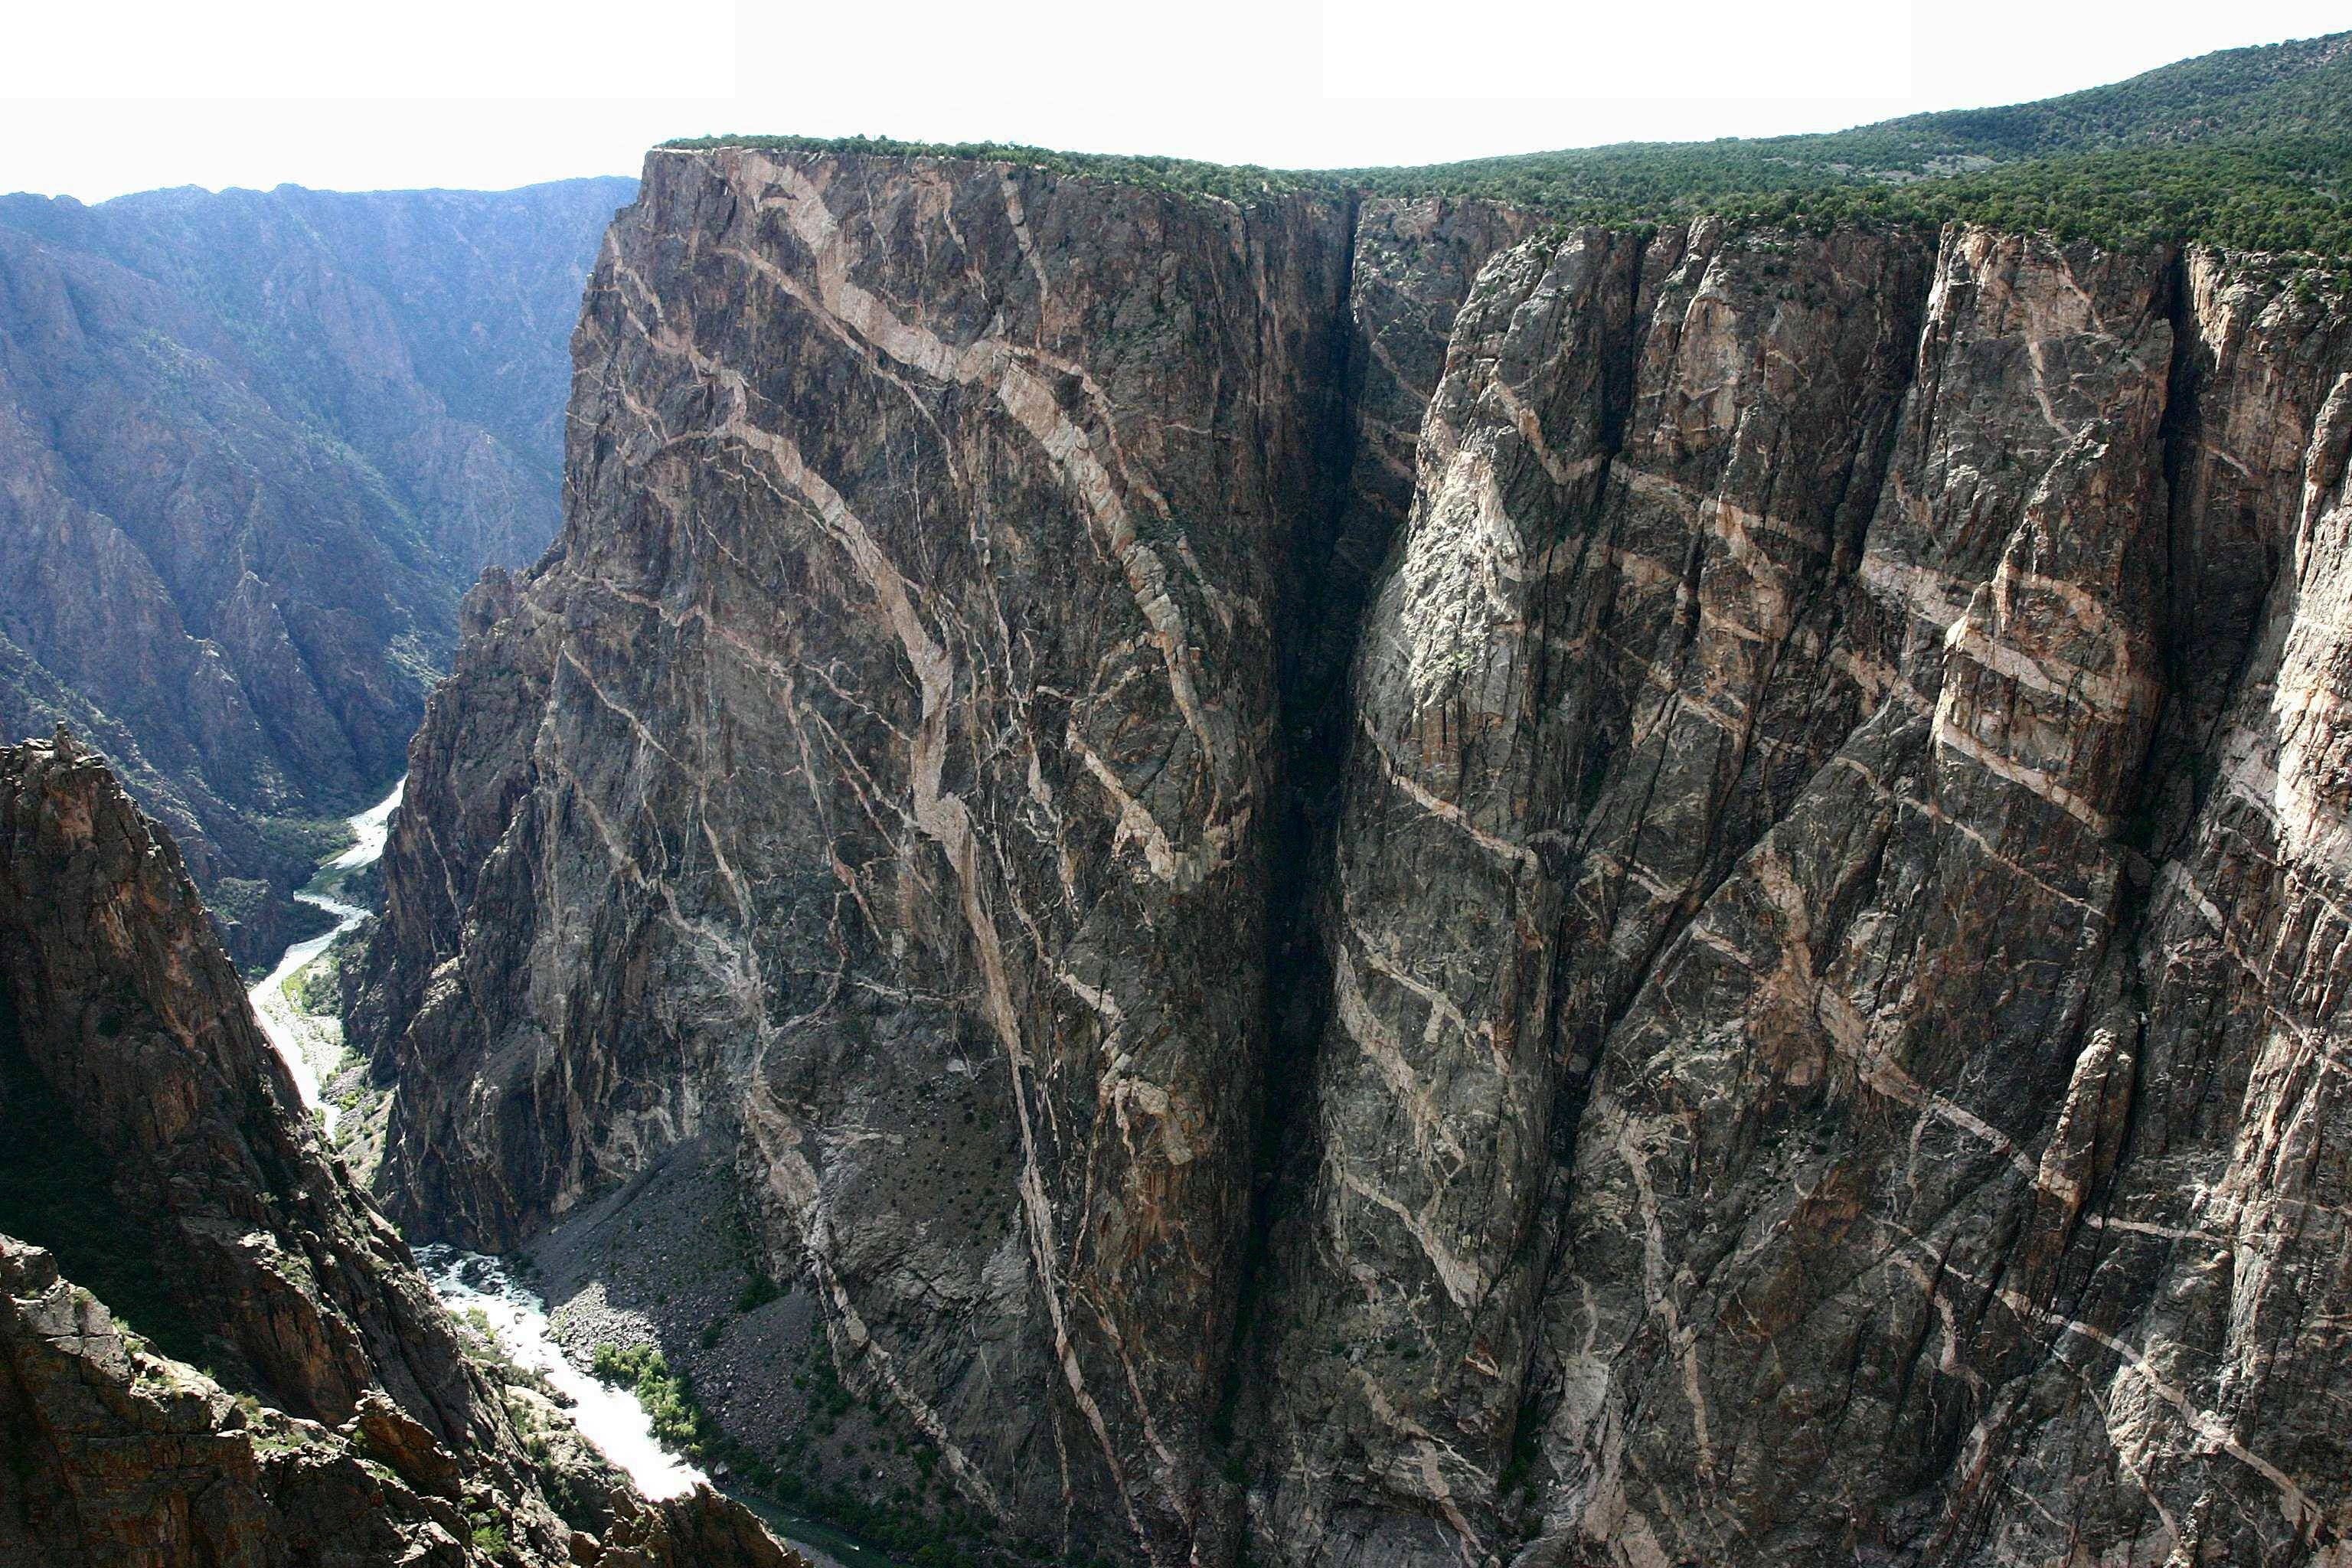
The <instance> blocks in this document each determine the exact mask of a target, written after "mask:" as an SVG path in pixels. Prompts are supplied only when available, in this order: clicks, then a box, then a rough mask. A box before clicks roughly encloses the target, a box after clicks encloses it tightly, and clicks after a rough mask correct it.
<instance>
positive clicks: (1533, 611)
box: [352, 146, 2352, 1568]
mask: <svg viewBox="0 0 2352 1568" xmlns="http://www.w3.org/2000/svg"><path fill="white" fill-rule="evenodd" d="M573 353H574V384H573V405H572V423H571V429H570V433H569V447H568V449H567V469H566V475H567V478H566V497H567V510H566V516H565V521H564V525H563V528H562V532H561V533H560V534H559V536H558V538H557V541H556V543H555V545H554V546H553V548H552V549H551V552H549V554H548V555H547V557H546V558H545V559H544V560H543V561H542V562H541V563H540V564H539V565H538V566H537V567H536V568H535V569H534V570H532V571H531V572H530V573H528V574H507V573H504V572H493V573H491V574H489V575H488V578H487V579H486V581H485V582H484V584H482V585H481V586H480V587H478V589H477V590H476V591H475V593H474V594H473V595H471V596H470V597H469V599H468V600H467V605H466V608H465V611H464V617H465V622H466V625H465V634H464V638H463V641H462V643H461V646H460V648H459V651H458V654H457V659H456V663H455V668H454V672H453V674H452V676H451V678H450V679H449V681H448V682H447V683H446V684H445V685H444V686H443V687H442V688H441V689H439V690H438V691H436V694H435V696H434V697H433V699H432V700H431V702H430V704H429V705H428V708H427V712H426V717H425V727H424V730H423V731H422V732H421V733H420V735H419V737H418V739H417V741H416V743H415V747H414V748H413V750H412V752H411V763H412V770H413V772H412V783H411V793H410V795H409V796H408V804H407V806H406V807H405V809H404V811H403V813H402V815H401V816H400V818H399V820H398V822H397V824H396V827H395V831H394V836H393V839H392V843H391V846H390V848H389V851H388V853H387V856H386V858H385V862H384V866H385V880H386V896H387V905H386V911H385V916H384V919H383V922H382V924H381V926H380V928H379V929H378V930H377V931H376V932H375V934H374V936H373V941H372V944H371V948H370V951H369V953H368V955H367V960H366V963H365V965H364V968H363V971H362V973H359V974H358V975H357V976H355V978H354V981H353V986H354V990H353V994H352V1015H353V1016H352V1022H353V1027H354V1030H355V1033H356V1036H357V1037H358V1038H359V1039H360V1040H361V1042H362V1044H363V1045H364V1046H365V1047H366V1048H368V1049H369V1050H370V1051H371V1052H372V1053H373V1058H374V1061H375V1064H376V1068H377V1070H378V1071H379V1072H380V1073H381V1074H382V1075H383V1078H384V1079H385V1080H386V1081H387V1082H389V1083H391V1084H392V1085H394V1093H395V1099H394V1106H393V1110H392V1118H391V1122H390V1128H389V1133H388V1141H387V1144H386V1152H385V1160H384V1163H383V1167H382V1170H381V1173H380V1184H381V1194H382V1196H383V1201H384V1202H385V1204H386V1205H387V1206H388V1208H389V1209H390V1211H391V1212H392V1213H393V1215H394V1217H395V1218H397V1219H398V1220H399V1222H400V1223H401V1224H402V1226H403V1227H404V1229H405V1230H406V1231H407V1233H408V1234H410V1235H411V1236H413V1237H417V1238H418V1239H425V1238H429V1237H450V1238H454V1239H457V1240H461V1241H463V1242H466V1243H467V1244H468V1245H472V1246H477V1247H488V1248H512V1247H522V1246H525V1245H528V1244H532V1243H534V1242H535V1241H542V1240H544V1239H545V1238H546V1237H550V1236H551V1235H552V1236H558V1237H562V1236H566V1235H572V1236H577V1235H581V1234H588V1233H596V1232H600V1231H601V1232H602V1233H603V1234H604V1235H606V1236H607V1237H609V1250H610V1253H611V1255H612V1256H613V1257H614V1258H619V1257H620V1256H621V1255H622V1254H624V1253H627V1254H631V1255H641V1254H643V1253H644V1252H646V1250H647V1249H648V1246H649V1244H650V1247H652V1248H654V1249H658V1248H660V1247H663V1246H665V1245H668V1244H667V1243H666V1242H665V1240H664V1239H663V1237H661V1236H660V1234H659V1233H660V1231H661V1230H662V1228H663V1227H662V1226H659V1225H656V1226H654V1227H653V1230H654V1232H655V1233H656V1234H655V1235H654V1236H652V1237H649V1238H648V1237H642V1236H640V1235H639V1234H638V1228H639V1227H642V1226H643V1215H639V1218H638V1220H637V1222H636V1224H635V1227H633V1226H632V1222H631V1221H630V1219H629V1215H630V1211H631V1205H633V1204H640V1203H642V1204H645V1205H651V1204H652V1203H653V1202H654V1194H657V1193H662V1192H674V1191H678V1190H683V1189H684V1187H685V1186H688V1185H691V1184H697V1183H698V1184H701V1185H702V1186H704V1187H706V1188H709V1189H712V1190H715V1191H717V1192H718V1193H719V1194H721V1196H720V1198H719V1199H717V1200H714V1201H713V1203H712V1205H711V1207H710V1218H711V1220H712V1223H713V1224H714V1225H717V1224H719V1222H722V1221H723V1222H724V1223H725V1224H727V1225H730V1226H740V1228H741V1232H742V1235H743V1237H744V1246H745V1247H746V1248H747V1249H748V1252H749V1254H750V1257H751V1261H752V1265H753V1268H754V1272H755V1274H758V1275H772V1277H773V1278H774V1279H776V1280H778V1281H782V1282H784V1285H785V1289H784V1290H783V1291H782V1296H781V1299H777V1300H766V1299H765V1298H764V1297H763V1295H762V1293H761V1292H759V1291H756V1290H751V1291H747V1292H745V1294H744V1296H743V1297H742V1299H741V1300H740V1303H739V1304H737V1305H735V1306H734V1307H732V1308H728V1307H725V1306H720V1307H719V1308H717V1309H716V1310H711V1311H709V1315H708V1321H684V1320H682V1319H681V1318H680V1317H679V1316H678V1315H677V1313H675V1312H671V1314H670V1315H669V1316H668V1317H665V1316H664V1311H665V1310H666V1309H667V1304H668V1303H669V1302H670V1294H669V1291H668V1289H663V1290H661V1291H660V1292H659V1300H655V1297H656V1287H655V1285H654V1283H652V1282H651V1281H650V1280H649V1281H648V1282H647V1283H646V1284H645V1285H644V1286H643V1294H642V1298H641V1299H640V1300H637V1301H636V1303H635V1305H637V1306H638V1307H640V1308H642V1310H644V1312H645V1313H646V1317H647V1318H648V1320H649V1321H652V1322H654V1323H655V1324H656V1326H657V1327H658V1328H660V1329H661V1331H663V1336H664V1338H665V1341H666V1348H667V1349H668V1350H670V1351H671V1352H672V1353H673V1355H674V1357H675V1358H676V1359H677V1361H678V1362H679V1363H680V1364H682V1365H685V1366H688V1367H689V1368H695V1369H703V1370H707V1371H708V1373H709V1374H710V1375H709V1377H708V1378H706V1379H705V1384H704V1385H705V1386H706V1387H709V1388H711V1389H712V1390H713V1395H712V1396H713V1400H714V1405H715V1407H716V1414H717V1416H718V1419H719V1421H720V1422H721V1424H722V1425H725V1426H729V1428H730V1430H731V1431H733V1432H735V1433H736V1434H737V1435H738V1436H740V1438H741V1439H742V1440H743V1441H744V1442H745V1443H746V1444H748V1445H749V1446H751V1447H753V1448H755V1449H757V1450H760V1451H762V1452H766V1451H771V1450H779V1449H781V1451H782V1452H783V1453H785V1454H787V1455H789V1456H791V1463H792V1464H793V1465H794V1466H796V1467H798V1468H799V1469H800V1470H801V1471H802V1472H803V1474H805V1475H807V1476H809V1477H811V1478H814V1479H819V1480H821V1481H822V1482H823V1484H824V1485H825V1486H827V1487H831V1488H834V1489H837V1490H839V1491H842V1492H854V1493H857V1494H858V1495H860V1496H863V1497H865V1498H866V1499H867V1500H871V1501H872V1502H874V1503H876V1504H877V1505H880V1504H884V1503H886V1502H887V1503H890V1504H891V1505H892V1506H896V1507H898V1508H900V1509H903V1510H916V1511H925V1512H929V1513H931V1514H934V1515H937V1516H938V1517H940V1518H941V1519H942V1520H944V1521H950V1522H952V1523H954V1524H955V1525H956V1526H957V1527H958V1528H961V1529H964V1530H967V1531H970V1532H971V1533H972V1534H973V1536H974V1538H983V1537H984V1538H986V1539H987V1540H989V1541H991V1542H994V1543H995V1544H994V1546H993V1547H992V1550H1001V1551H1003V1552H1007V1553H1022V1552H1025V1553H1027V1554H1029V1555H1030V1556H1032V1557H1037V1558H1045V1559H1049V1560H1055V1561H1092V1560H1104V1561H1111V1562H1119V1563H1129V1562H1132V1563H1162V1564H1177V1563H1203V1564H1214V1565H1217V1568H1223V1565H1225V1564H1234V1563H1243V1562H1253V1563H1288V1564H1297V1565H1301V1568H1305V1565H1309V1564H1312V1565H1317V1568H1339V1565H1342V1564H1367V1565H1369V1564H1373V1563H1379V1564H1429V1565H1436V1564H1441V1563H1448V1564H1450V1563H1474V1564H1475V1563H1515V1564H1526V1565H1528V1568H1552V1565H1576V1568H1601V1565H1603V1564H1607V1565H1611V1568H1675V1565H1678V1564H1683V1563H1709V1564H1725V1565H1741V1568H1747V1565H1754V1568H1800V1565H1811V1564H1815V1563H1831V1562H1835V1563H1884V1564H1893V1563H1917V1564H1930V1563H1932V1564H1939V1565H1941V1564H1950V1565H1955V1568H1958V1565H1964V1564H1965V1565H1971V1568H1973V1565H1984V1568H1991V1565H1993V1564H2010V1563H2046V1564H2059V1563H2065V1564H2070V1565H2089V1564H2103V1565H2116V1568H2120V1565H2124V1564H2143V1563H2145V1564H2156V1563H2190V1562H2227V1563H2294V1564H2300V1565H2310V1568H2321V1565H2326V1564H2336V1563H2341V1562H2342V1561H2344V1553H2345V1552H2346V1551H2347V1545H2346V1541H2347V1531H2352V1452H2347V1444H2346V1437H2345V1431H2346V1428H2345V1426H2344V1423H2343V1422H2342V1421H2340V1420H2339V1419H2338V1418H2337V1415H2336V1412H2337V1410H2338V1409H2339V1408H2340V1405H2341V1404H2342V1402H2343V1401H2344V1399H2345V1398H2346V1397H2347V1394H2352V1388H2347V1371H2346V1368H2347V1365H2352V1363H2347V1358H2346V1355H2345V1351H2346V1349H2347V1345H2346V1342H2345V1334H2346V1329H2345V1324H2346V1323H2347V1321H2352V1320H2347V1303H2352V1278H2347V1268H2352V1264H2347V1258H2352V1237H2348V1236H2347V1231H2346V1226H2347V1218H2346V1216H2347V1214H2352V1167H2347V1152H2352V1139H2347V1131H2352V1129H2347V1114H2352V1100H2347V1089H2346V1085H2347V1081H2352V1072H2347V1061H2346V1056H2347V1032H2346V1028H2345V1026H2344V1023H2343V1021H2342V1017H2343V1008H2342V1005H2341V992H2342V988H2343V985H2344V984H2345V983H2346V981H2347V979H2352V967H2347V953H2352V947H2347V924H2346V921H2347V916H2346V914H2345V912H2344V911H2345V910H2346V909H2347V907H2352V888H2347V880H2352V836H2347V808H2352V795H2347V783H2346V780H2347V766H2352V756H2347V751H2352V729H2347V726H2346V725H2345V724H2344V723H2342V722H2341V721H2339V718H2338V714H2339V711H2340V710H2343V709H2344V708H2345V705H2346V703H2347V700H2352V644H2347V637H2348V636H2352V629H2347V619H2346V605H2347V591H2352V540H2347V537H2346V536H2347V531H2352V475H2348V474H2347V461H2352V311H2347V304H2346V301H2345V300H2344V298H2343V297H2342V295H2341V293H2340V292H2339V291H2338V290H2336V289H2334V288H2333V287H2332V286H2330V285H2328V284H2326V282H2325V281H2324V279H2315V275H2314V274H2313V273H2312V272H2311V271H2310V270H2309V269H2307V268H2296V267H2294V266H2292V265H2290V264H2288V263H2286V262H2284V261H2281V260H2279V259H2277V258H2270V257H2266V256H2263V255H2258V254H2251V253H2241V252H2231V251H2225V250H2222V249H2218V248H2214V247H2209V246H2202V245H2182V244H2165V243H2151V244H2148V245H2144V246H2141V245H2128V244H2107V245H2101V244H2096V243H2093V242H2091V241H2088V240H2083V241H2076V242H2073V243H2063V244H2062V243H2060V242H2058V241H2057V240H2055V239H2053V238H2050V237H2040V236H2034V235H2027V234H2016V233H2009V232H2004V231H2001V230H2000V229H1999V228H1996V227H1989V226H1981V225H1973V224H1965V223H1955V224H1951V225H1948V226H1945V227H1943V228H1942V229H1941V231H1940V232H1935V231H1928V232H1921V231H1919V230H1916V229H1908V228H1904V227H1900V226H1833V225H1799V224H1791V225H1774V224H1771V223H1759V222H1747V223H1741V224H1729V223H1725V222H1721V221H1717V220H1714V219H1706V218H1699V219H1694V220H1692V221H1689V222H1671V223H1661V224H1654V225H1644V226H1639V227H1633V226H1627V227H1608V226H1580V227H1579V226H1563V225H1558V224H1551V225H1545V224H1539V223H1538V222H1536V221H1535V220H1533V219H1531V218H1529V217H1528V216H1525V215H1523V214H1521V213H1518V212H1517V211H1515V210H1513V209H1511V208H1509V207H1507V206H1503V205H1496V204H1492V203H1486V202H1481V201H1476V200H1466V199H1445V198H1440V197H1423V198H1411V199H1408V198H1402V197H1387V196H1379V195H1371V194H1369V193H1364V192H1350V191H1346V190H1336V191H1335V190H1332V189H1327V188H1323V187H1321V186H1314V187H1303V188H1291V189H1276V188H1274V187H1273V186H1272V185H1271V184H1269V185H1268V186H1267V188H1265V190H1263V191H1261V192H1259V193H1257V194H1255V195H1251V194H1249V193H1247V192H1244V193H1242V194H1241V195H1238V196H1226V195H1207V194H1195V193H1186V192H1183V191H1178V190H1171V189H1165V188H1153V187H1152V186H1150V185H1149V184H1143V183H1139V182H1135V181H1122V180H1116V179H1110V178H1092V177H1088V176H1087V174H1084V173H1082V172H1070V171H1065V170H1056V169H1053V168H1049V167H1039V166H1035V165H1030V164H1024V163H1018V162H1008V161H990V160H978V159H967V158H958V157H950V156H929V155H919V154H897V153H892V154H875V153H857V152H845V151H824V150H805V149H802V150H795V149H792V148H788V147H782V146H731V147H730V146H720V147H709V148H679V149H670V150H661V151H657V152H656V153H653V154H652V155H651V156H650V157H649V158H648V161H647V163H646V177H645V182H644V185H643V189H642V192H641V195H640V197H639V200H638V201H637V203H636V204H635V205H633V206H632V207H630V208H628V209H627V210H626V211H625V212H624V213H623V214H622V215H621V216H620V217H619V218H618V219H617V220H616V222H615V224H614V227H613V229H612V230H611V232H610V233H609V235H608V236H607V238H606V241H605V245H604V250H603V252H602V254H601V256H600V257H599V258H598V261H597V263H596V267H595V270H594V273H593V278H592V279H591V283H590V288H589V295H588V300H587V304H586V307H585V310H584V311H583V318H582V323H581V328H580V331H579V334H578V336H577V338H576V339H575V341H574V348H573ZM665 1201H667V1200H665ZM646 1212H647V1213H650V1212H652V1211H651V1209H650V1208H649V1207H648V1208H647V1210H646ZM617 1267H618V1266H617V1265H616V1268H617ZM624 1273H625V1269H624V1270H621V1271H620V1272H614V1273H611V1274H610V1275H609V1277H607V1278H605V1279H602V1280H600V1281H597V1282H596V1283H595V1285H594V1289H596V1290H597V1291H599V1292H602V1293H603V1299H604V1300H616V1301H617V1300H620V1296H621V1294H622V1293H624V1292H625V1281H624V1279H623V1274H624ZM729 1294H730V1295H731V1291H730V1293H729ZM620 1304H622V1305H629V1304H630V1303H629V1302H627V1301H621V1302H620ZM812 1357H814V1361H812V1360H811V1358H812ZM812 1364H814V1365H817V1366H821V1367H822V1368H823V1369H824V1370H823V1372H822V1373H821V1374H819V1375H816V1376H814V1377H812V1376H810V1375H808V1374H807V1373H804V1372H803V1367H805V1366H808V1365H812ZM836 1385H838V1386H839V1387H841V1388H843V1389H845V1390H847V1391H848V1393H849V1394H854V1395H855V1396H856V1400H857V1401H858V1402H859V1404H860V1405H862V1407H863V1408H864V1409H865V1410H866V1411H868V1412H870V1413H871V1418H870V1425H866V1426H854V1427H853V1428H852V1429H851V1430H850V1431H849V1432H848V1433H847V1434H845V1435H843V1434H837V1433H836V1423H837V1421H838V1420H839V1419H841V1416H840V1415H839V1414H838V1412H839V1410H841V1409H845V1408H846V1407H847V1406H848V1405H850V1403H851V1401H850V1399H849V1397H848V1396H847V1395H845V1396H843V1397H841V1398H840V1399H839V1400H838V1401H837V1405H828V1399H829V1398H830V1392H829V1391H830V1390H831V1389H833V1388H834V1387H835V1386H836ZM854 1419H855V1420H856V1421H858V1422H866V1421H867V1419H868V1418H867V1416H866V1415H858V1416H856V1417H854ZM869 1438H871V1439H874V1440H872V1441H869Z"/></svg>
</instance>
